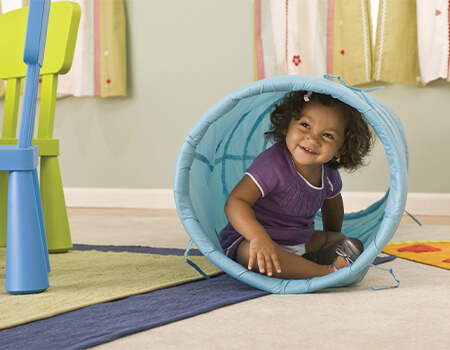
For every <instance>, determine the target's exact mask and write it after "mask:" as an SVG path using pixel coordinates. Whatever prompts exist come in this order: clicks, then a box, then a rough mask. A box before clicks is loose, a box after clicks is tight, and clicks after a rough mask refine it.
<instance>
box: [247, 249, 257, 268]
mask: <svg viewBox="0 0 450 350" xmlns="http://www.w3.org/2000/svg"><path fill="white" fill-rule="evenodd" d="M255 261H256V252H254V251H250V256H249V258H248V269H249V270H252V269H253V264H254V263H255Z"/></svg>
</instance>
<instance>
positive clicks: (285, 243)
mask: <svg viewBox="0 0 450 350" xmlns="http://www.w3.org/2000/svg"><path fill="white" fill-rule="evenodd" d="M270 120H271V123H272V124H271V128H270V130H269V131H268V132H266V134H265V135H266V137H269V138H271V139H272V140H273V141H275V142H276V143H275V144H274V145H273V146H271V147H270V148H268V149H267V150H265V151H264V152H262V153H261V154H260V155H258V157H256V159H255V160H254V161H253V163H252V165H251V166H250V167H249V168H248V169H247V171H246V173H245V174H244V176H243V178H242V179H241V180H240V181H239V183H238V184H237V185H236V186H235V187H234V189H233V190H232V192H231V193H230V195H229V196H228V198H227V201H226V203H225V214H226V215H227V218H228V220H229V223H228V225H227V226H226V227H225V228H224V229H223V230H222V231H221V233H220V235H219V239H220V243H221V245H222V248H223V250H224V252H225V254H226V255H227V256H228V257H230V258H231V259H233V260H236V261H237V262H238V263H240V264H241V265H243V266H245V267H248V269H249V270H253V271H259V272H260V273H263V274H264V273H266V274H267V275H268V276H275V277H278V278H283V279H306V278H311V277H316V276H323V275H327V274H329V273H331V272H333V271H336V270H337V269H341V268H343V267H346V266H349V265H350V264H351V263H352V262H353V261H354V260H355V259H356V258H357V257H358V256H359V255H360V254H361V253H362V252H363V249H364V248H363V245H362V243H361V242H360V241H359V240H358V239H356V238H348V237H346V236H344V235H343V234H342V233H340V231H341V227H342V222H343V216H344V207H343V203H342V197H341V195H340V192H341V188H342V181H341V178H340V175H339V172H338V171H337V169H339V168H344V169H347V170H350V171H351V170H355V169H356V168H358V167H359V166H360V165H362V164H363V157H364V156H365V155H366V154H367V153H368V152H369V151H370V149H371V147H372V145H373V134H372V132H371V129H370V127H369V125H368V123H367V121H366V119H365V118H364V117H363V115H362V114H361V113H359V112H358V111H357V110H356V109H354V108H352V107H350V106H348V105H346V104H345V103H343V102H341V101H340V100H338V99H334V98H332V97H331V96H328V95H324V94H319V93H312V92H307V91H294V92H290V93H287V94H286V95H285V97H284V99H283V100H282V101H281V102H280V103H279V104H277V105H275V108H274V110H273V112H272V114H271V116H270ZM319 210H321V211H322V221H323V231H318V230H314V217H315V215H316V213H317V212H318V211H319Z"/></svg>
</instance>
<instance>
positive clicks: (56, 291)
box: [0, 248, 220, 329]
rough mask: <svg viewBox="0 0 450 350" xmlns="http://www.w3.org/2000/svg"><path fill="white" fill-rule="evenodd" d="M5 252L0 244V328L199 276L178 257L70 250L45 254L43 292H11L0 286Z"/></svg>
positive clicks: (212, 271) (212, 270) (205, 265)
mask: <svg viewBox="0 0 450 350" xmlns="http://www.w3.org/2000/svg"><path fill="white" fill-rule="evenodd" d="M5 253H6V249H5V248H0V284H1V285H2V288H1V289H2V292H0V329H4V328H9V327H13V326H16V325H20V324H23V323H27V322H31V321H35V320H39V319H42V318H47V317H51V316H54V315H58V314H61V313H64V312H68V311H72V310H76V309H79V308H82V307H86V306H89V305H93V304H98V303H102V302H107V301H112V300H116V299H121V298H124V297H127V296H130V295H134V294H141V293H146V292H150V291H153V290H156V289H161V288H167V287H171V286H174V285H178V284H182V283H186V282H191V281H195V280H199V279H202V278H203V277H202V276H201V275H199V273H198V272H197V271H196V270H194V269H193V268H192V267H191V266H189V265H188V264H187V263H186V262H185V260H184V257H183V256H173V255H154V254H138V253H128V252H124V253H115V252H98V251H71V252H69V253H65V254H52V255H50V265H51V267H52V271H51V273H50V274H49V280H50V288H49V289H48V290H47V291H45V292H44V293H40V294H29V295H11V294H9V293H7V292H6V291H5V290H4V286H5V260H6V256H5ZM190 259H191V260H192V261H193V262H195V263H196V264H197V265H199V267H200V268H201V269H202V270H203V271H204V272H205V273H207V274H208V275H210V276H212V275H216V274H219V273H220V270H219V269H218V268H217V267H215V266H214V265H213V264H211V263H210V262H209V261H208V260H207V259H206V258H205V257H203V256H199V257H195V256H194V257H190Z"/></svg>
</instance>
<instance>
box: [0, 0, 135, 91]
mask: <svg viewBox="0 0 450 350" xmlns="http://www.w3.org/2000/svg"><path fill="white" fill-rule="evenodd" d="M56 1H63V0H53V2H56ZM71 1H74V2H77V3H78V4H80V6H81V21H80V29H79V32H78V39H77V45H76V48H75V54H74V60H73V65H72V69H71V70H70V71H69V73H67V74H66V75H64V76H60V77H59V81H58V96H67V95H73V96H77V97H79V96H95V97H113V96H126V94H127V48H126V46H127V45H126V21H125V9H124V0H71ZM28 3H29V0H1V2H0V13H2V12H1V10H2V9H3V11H4V12H7V11H11V10H14V9H17V8H20V7H22V6H28ZM44 64H45V62H44ZM2 83H3V82H2ZM3 94H4V84H2V85H0V96H2V95H3Z"/></svg>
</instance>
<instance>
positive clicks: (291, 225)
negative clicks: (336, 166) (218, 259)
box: [219, 141, 342, 258]
mask: <svg viewBox="0 0 450 350" xmlns="http://www.w3.org/2000/svg"><path fill="white" fill-rule="evenodd" d="M246 176H250V177H251V178H252V179H253V181H254V182H255V183H256V185H257V186H258V187H259V189H260V191H261V193H262V196H261V198H259V199H258V201H256V203H255V204H254V205H253V210H254V212H255V216H256V218H257V220H258V221H259V222H260V223H261V225H262V226H263V227H264V228H265V229H266V231H267V233H268V234H269V235H270V237H271V238H272V239H273V240H274V241H275V242H276V243H278V244H280V245H297V244H302V243H306V242H308V241H309V239H310V238H311V236H312V234H313V233H314V218H315V215H316V213H317V212H318V211H319V210H320V208H321V207H322V205H323V202H324V201H325V199H330V198H333V197H335V196H337V195H338V194H339V193H340V192H341V189H342V180H341V177H340V175H339V172H338V171H337V170H333V169H330V168H329V167H328V165H326V164H324V165H323V169H322V186H321V187H316V186H313V185H312V184H310V183H309V182H308V181H307V180H306V179H304V178H303V177H302V176H301V175H300V174H299V173H298V172H297V170H296V169H295V166H294V164H293V162H292V158H291V155H290V153H289V150H288V149H287V147H286V143H285V142H284V141H280V142H278V143H276V144H274V145H273V146H272V147H270V148H268V149H267V150H265V151H263V152H262V153H261V154H260V155H258V157H256V158H255V160H254V161H253V163H252V164H251V166H250V167H249V168H248V169H247V171H246ZM240 237H241V235H240V234H239V233H238V232H236V230H234V228H233V227H232V226H231V224H228V225H227V226H226V227H225V228H224V229H223V230H222V232H221V233H220V235H219V239H220V242H221V245H222V248H223V249H224V251H225V253H227V251H228V253H227V255H228V256H230V257H231V258H234V257H233V254H231V255H230V252H229V249H230V247H231V245H232V244H233V243H234V242H235V241H236V240H238V239H239V238H240ZM235 248H236V250H237V247H235ZM234 254H235V252H234Z"/></svg>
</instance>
